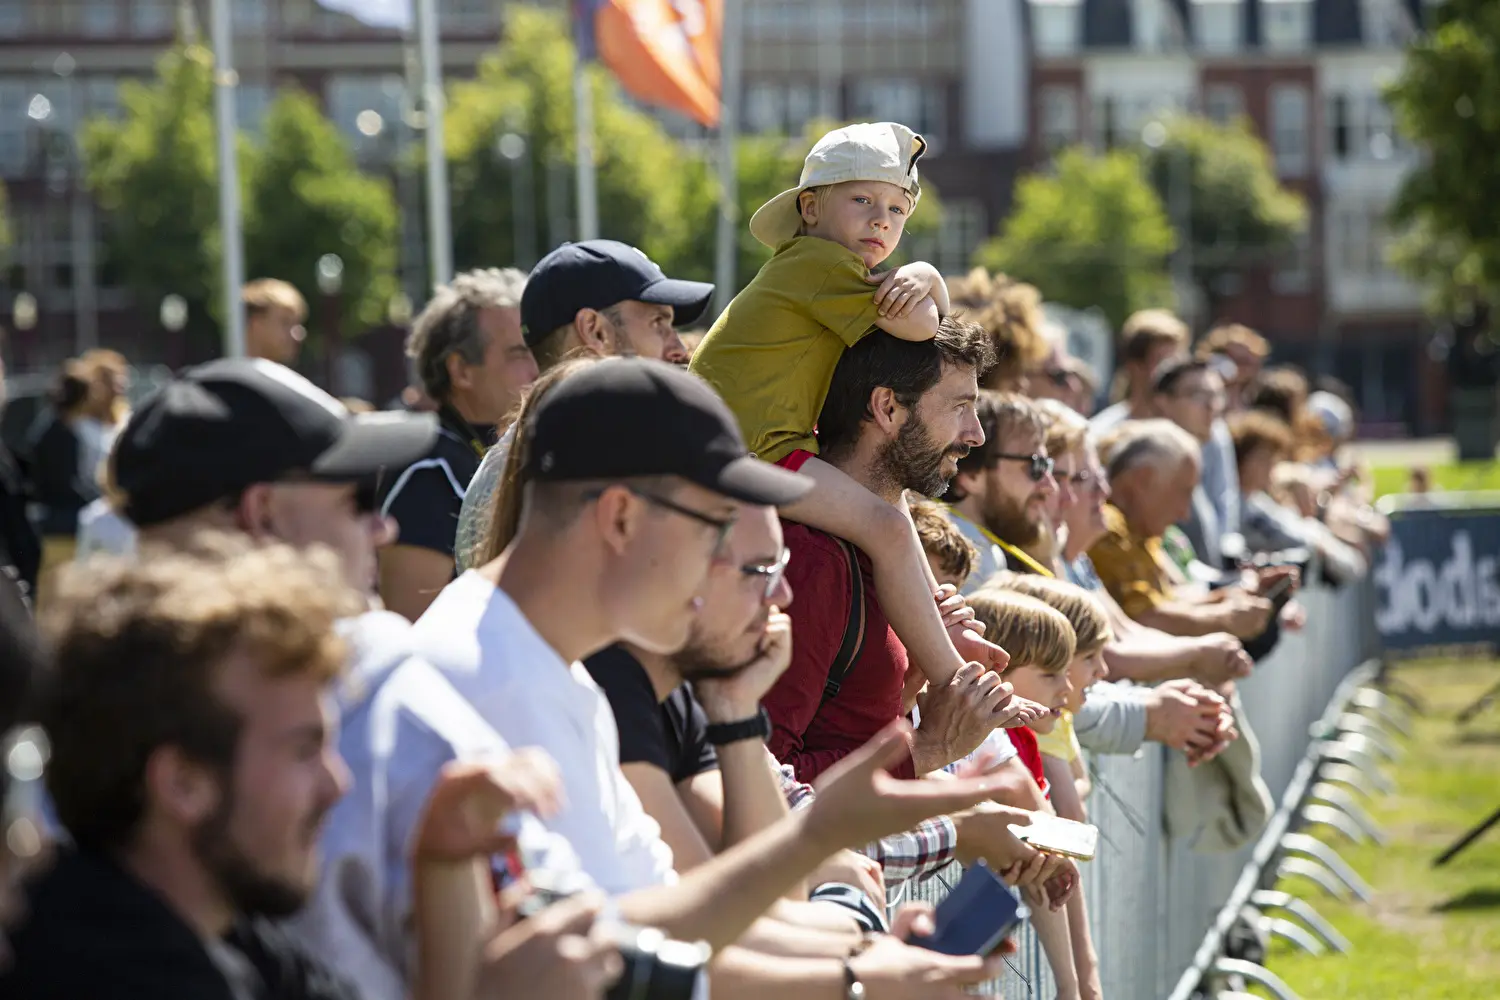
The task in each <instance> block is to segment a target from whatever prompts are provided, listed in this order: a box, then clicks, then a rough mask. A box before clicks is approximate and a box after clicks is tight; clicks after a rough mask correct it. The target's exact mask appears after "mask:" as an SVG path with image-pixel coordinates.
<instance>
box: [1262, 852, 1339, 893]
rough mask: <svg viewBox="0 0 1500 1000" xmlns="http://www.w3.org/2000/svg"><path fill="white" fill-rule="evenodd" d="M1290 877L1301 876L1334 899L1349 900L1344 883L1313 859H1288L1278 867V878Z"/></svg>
mask: <svg viewBox="0 0 1500 1000" xmlns="http://www.w3.org/2000/svg"><path fill="white" fill-rule="evenodd" d="M1288 875H1301V876H1302V877H1303V878H1305V879H1308V880H1309V881H1312V882H1316V883H1317V884H1318V885H1319V887H1321V888H1322V890H1323V891H1324V892H1326V893H1328V895H1330V896H1332V897H1333V898H1334V899H1348V898H1349V890H1348V889H1347V888H1346V887H1345V886H1344V884H1343V883H1342V882H1340V881H1339V880H1338V879H1336V878H1334V876H1333V873H1332V872H1330V871H1329V870H1328V869H1327V868H1325V867H1323V865H1321V864H1319V863H1318V862H1316V861H1313V860H1312V859H1311V858H1286V859H1285V860H1283V861H1282V862H1281V864H1279V865H1277V866H1276V877H1277V878H1278V879H1282V878H1286V877H1287V876H1288Z"/></svg>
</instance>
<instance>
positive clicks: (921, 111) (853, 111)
mask: <svg viewBox="0 0 1500 1000" xmlns="http://www.w3.org/2000/svg"><path fill="white" fill-rule="evenodd" d="M852 93H853V101H852V102H851V103H852V105H853V106H852V107H851V108H850V115H851V117H853V118H856V119H861V120H864V121H891V122H900V123H901V124H903V125H905V126H906V127H907V128H910V129H911V130H912V131H914V132H917V133H919V134H921V136H922V138H924V139H926V140H927V145H928V147H929V149H931V150H933V151H936V150H937V149H938V147H940V146H941V145H942V142H943V136H944V135H946V134H947V131H948V128H947V125H948V107H947V100H948V93H947V88H946V87H944V86H943V85H942V84H941V83H924V82H922V81H920V80H911V79H906V80H902V79H882V78H879V77H866V78H865V79H863V80H859V81H857V82H856V83H855V85H854V87H853V88H852Z"/></svg>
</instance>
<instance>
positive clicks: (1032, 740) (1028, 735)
mask: <svg viewBox="0 0 1500 1000" xmlns="http://www.w3.org/2000/svg"><path fill="white" fill-rule="evenodd" d="M1005 735H1007V736H1009V737H1010V742H1011V745H1012V746H1014V747H1015V748H1016V756H1017V757H1020V758H1021V763H1023V764H1025V765H1026V770H1028V771H1030V772H1031V776H1032V777H1033V778H1035V779H1036V786H1037V787H1038V788H1040V789H1041V790H1042V795H1043V796H1045V797H1046V798H1049V799H1050V798H1051V797H1052V789H1051V788H1049V787H1047V775H1046V773H1045V772H1043V770H1042V748H1041V745H1040V744H1039V743H1037V741H1036V733H1034V732H1032V731H1031V728H1030V727H1029V726H1019V727H1017V728H1015V729H1007V730H1006V731H1005Z"/></svg>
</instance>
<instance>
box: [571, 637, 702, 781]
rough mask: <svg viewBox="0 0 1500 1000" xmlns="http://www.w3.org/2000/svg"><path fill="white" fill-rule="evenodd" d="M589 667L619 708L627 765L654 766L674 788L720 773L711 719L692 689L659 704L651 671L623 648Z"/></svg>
mask: <svg viewBox="0 0 1500 1000" xmlns="http://www.w3.org/2000/svg"><path fill="white" fill-rule="evenodd" d="M583 665H584V666H585V667H586V668H587V669H588V672H589V674H590V675H591V676H592V677H593V678H594V683H596V684H598V685H599V687H601V688H602V689H603V690H604V696H605V697H606V698H608V699H609V707H610V708H612V709H614V713H615V727H616V728H617V729H619V731H620V763H621V764H638V763H639V764H652V765H654V766H656V767H659V768H661V769H662V770H663V771H666V772H667V774H669V775H671V777H672V781H673V782H674V783H677V782H683V781H686V780H688V779H689V778H691V777H693V776H694V775H698V774H702V773H703V772H705V771H717V770H718V769H719V756H718V754H717V753H715V752H714V748H713V745H712V744H711V743H709V742H708V736H707V730H708V716H707V715H705V714H704V712H703V706H702V705H700V704H698V700H697V699H696V698H694V697H693V691H692V688H690V687H689V686H688V685H686V684H681V685H678V687H677V689H676V690H674V691H673V692H672V693H671V694H669V695H667V700H666V701H664V702H657V700H656V690H655V688H653V687H652V686H651V677H650V675H649V674H647V673H646V668H645V667H643V666H641V664H640V661H639V660H637V659H636V658H635V657H634V656H631V655H630V653H628V652H626V650H625V649H624V648H623V647H621V646H611V647H609V648H608V649H605V650H602V651H600V652H598V653H595V654H594V655H593V656H590V657H589V658H588V659H586V660H584V661H583Z"/></svg>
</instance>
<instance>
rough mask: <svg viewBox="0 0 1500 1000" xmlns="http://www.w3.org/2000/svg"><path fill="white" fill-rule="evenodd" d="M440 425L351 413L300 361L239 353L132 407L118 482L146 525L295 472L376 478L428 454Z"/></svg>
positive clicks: (130, 511)
mask: <svg viewBox="0 0 1500 1000" xmlns="http://www.w3.org/2000/svg"><path fill="white" fill-rule="evenodd" d="M437 433H438V431H437V419H436V418H435V417H433V416H432V415H431V414H425V415H420V416H419V415H416V414H408V413H362V414H351V413H350V412H349V411H348V410H347V409H345V408H344V405H343V404H342V403H340V402H339V401H338V400H336V399H334V398H333V397H332V396H330V395H328V393H326V392H324V391H323V390H322V389H319V388H318V387H317V386H315V385H313V384H312V383H311V382H309V381H308V380H307V379H305V378H303V377H302V376H301V375H298V374H297V373H296V372H294V371H292V370H291V369H290V368H286V367H284V366H282V365H278V364H276V363H275V362H273V361H265V360H262V359H250V358H229V359H224V360H220V361H211V362H209V363H208V364H205V365H199V366H198V367H196V368H190V369H188V370H187V371H185V372H183V373H182V374H180V375H179V376H177V377H176V378H174V379H173V380H172V381H170V382H168V383H167V384H166V385H164V386H162V388H161V389H159V390H157V391H156V392H155V393H154V394H152V396H151V397H150V398H149V399H147V400H146V402H145V403H143V404H142V405H141V407H140V409H138V410H136V411H135V413H133V414H132V415H131V417H130V421H129V423H127V424H126V425H125V429H124V430H123V431H121V432H120V439H119V441H118V443H117V444H116V445H115V452H114V458H113V462H114V477H115V484H116V486H118V488H119V490H120V492H121V493H123V494H124V514H125V516H126V517H128V518H129V519H130V520H131V521H133V522H135V523H136V524H137V525H140V526H143V527H144V526H148V525H152V524H159V523H161V522H162V521H168V520H171V519H172V518H174V517H180V516H182V515H183V514H188V513H191V512H192V511H195V510H198V509H200V508H202V507H206V506H208V505H209V504H211V503H213V502H215V501H217V500H223V499H227V498H229V497H232V496H234V495H235V494H236V493H238V492H239V491H240V490H243V489H244V488H245V487H247V486H251V485H253V484H255V483H266V482H275V481H276V480H279V479H285V478H287V477H288V476H294V475H302V476H306V477H308V478H309V479H312V480H315V481H321V482H331V483H343V482H355V483H370V484H374V483H375V482H376V480H377V479H378V477H379V476H380V475H381V474H382V473H383V472H384V471H386V470H388V469H389V470H397V469H401V468H404V467H405V466H407V465H410V464H411V463H412V462H414V461H416V460H417V459H419V458H421V457H422V456H423V455H425V454H426V453H427V451H428V450H429V449H430V448H431V447H432V445H433V442H434V441H436V439H437Z"/></svg>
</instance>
